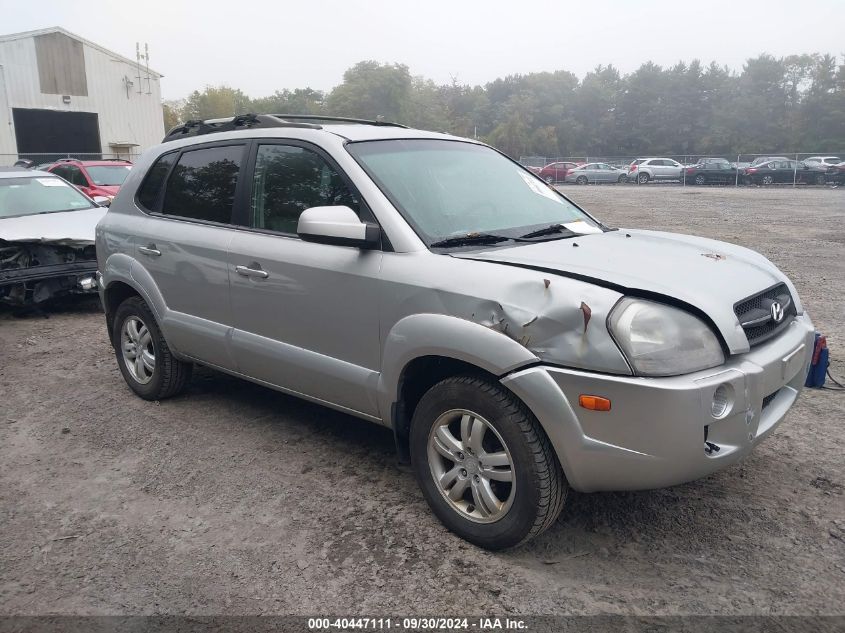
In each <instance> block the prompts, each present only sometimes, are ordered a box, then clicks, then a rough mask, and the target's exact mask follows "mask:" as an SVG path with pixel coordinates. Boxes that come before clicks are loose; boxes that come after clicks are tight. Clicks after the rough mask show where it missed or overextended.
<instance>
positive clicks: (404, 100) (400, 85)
mask: <svg viewBox="0 0 845 633" xmlns="http://www.w3.org/2000/svg"><path fill="white" fill-rule="evenodd" d="M412 94H413V82H412V80H411V74H410V72H409V71H408V67H407V66H405V65H404V64H380V63H378V62H375V61H365V62H358V63H357V64H355V65H354V66H353V67H352V68H350V69H349V70H347V71H346V72H345V73H343V82H342V83H341V84H340V85H339V86H337V87H336V88H335V89H334V90H332V91H331V93H330V94H329V96H328V99H327V100H326V103H327V108H326V109H327V112H328V113H329V114H334V115H338V116H350V117H358V118H364V119H378V118H382V119H384V120H386V121H395V122H401V121H404V120H406V119H407V117H408V116H409V115H410V114H411V112H410V107H411V96H412Z"/></svg>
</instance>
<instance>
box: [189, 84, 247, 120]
mask: <svg viewBox="0 0 845 633" xmlns="http://www.w3.org/2000/svg"><path fill="white" fill-rule="evenodd" d="M249 105H250V100H249V97H247V96H246V95H245V94H244V93H243V92H241V91H240V90H238V89H235V88H230V87H229V86H206V87H205V90H203V91H202V92H200V91H198V90H195V91H194V92H192V93H191V94H190V95H189V96H188V98H187V99H186V100H185V107H184V108H183V110H182V115H183V117H184V118H185V119H215V118H220V117H227V116H234V115H235V114H245V113H246V112H248V111H249Z"/></svg>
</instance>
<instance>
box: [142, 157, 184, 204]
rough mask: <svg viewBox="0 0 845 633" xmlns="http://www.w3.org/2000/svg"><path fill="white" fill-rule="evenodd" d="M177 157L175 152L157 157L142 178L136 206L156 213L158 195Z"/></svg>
mask: <svg viewBox="0 0 845 633" xmlns="http://www.w3.org/2000/svg"><path fill="white" fill-rule="evenodd" d="M177 155H178V154H177V153H176V152H171V153H170V154H165V155H164V156H161V157H159V159H158V160H157V161H156V162H155V163H153V166H152V167H150V170H149V171H148V172H147V175H146V176H145V177H144V182H142V183H141V187H140V188H139V189H138V204H139V205H140V206H141V207H143V208H144V209H146V210H147V211H158V207H157V205H158V200H159V193H161V189H162V187H163V186H164V179H165V178H167V174H168V172H169V171H170V168H171V167H172V166H173V163H174V162H175V161H176V156H177Z"/></svg>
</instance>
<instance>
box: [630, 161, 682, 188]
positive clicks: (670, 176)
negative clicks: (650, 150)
mask: <svg viewBox="0 0 845 633" xmlns="http://www.w3.org/2000/svg"><path fill="white" fill-rule="evenodd" d="M683 170H684V166H683V165H681V163H679V162H678V161H676V160H674V159H672V158H637V159H636V160H635V161H633V162H632V163H631V164H630V165H629V166H628V180H633V181H636V182H638V183H639V184H641V185H644V184H646V183H647V182H649V181H652V180H680V179H681V176H682V173H683Z"/></svg>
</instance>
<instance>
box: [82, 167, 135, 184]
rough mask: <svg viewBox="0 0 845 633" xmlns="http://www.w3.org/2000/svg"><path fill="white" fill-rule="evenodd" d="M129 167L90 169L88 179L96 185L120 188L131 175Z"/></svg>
mask: <svg viewBox="0 0 845 633" xmlns="http://www.w3.org/2000/svg"><path fill="white" fill-rule="evenodd" d="M129 169H130V166H129V165H95V166H93V167H89V168H88V177H89V178H90V179H91V181H92V182H93V183H94V184H95V185H101V186H103V187H119V186H120V185H122V184H123V181H124V180H126V177H127V176H128V175H129Z"/></svg>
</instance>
